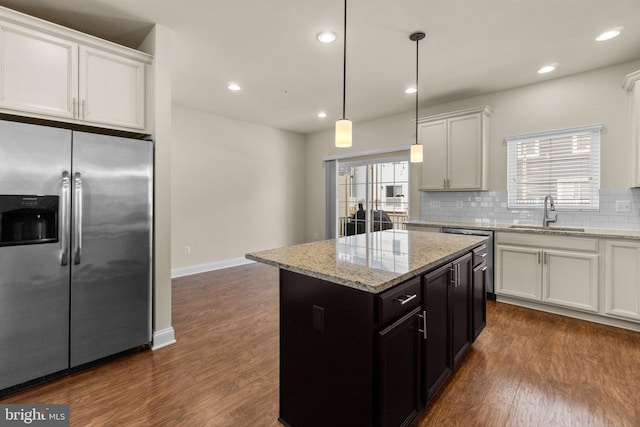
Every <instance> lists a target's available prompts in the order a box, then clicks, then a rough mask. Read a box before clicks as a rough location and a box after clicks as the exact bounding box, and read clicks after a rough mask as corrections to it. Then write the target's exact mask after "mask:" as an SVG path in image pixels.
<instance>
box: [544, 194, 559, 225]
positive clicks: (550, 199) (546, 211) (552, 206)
mask: <svg viewBox="0 0 640 427" xmlns="http://www.w3.org/2000/svg"><path fill="white" fill-rule="evenodd" d="M547 202H550V203H549V205H550V206H549V209H547ZM550 210H551V211H554V212H555V210H556V206H555V204H554V203H553V197H551V195H548V196H546V197H545V198H544V216H543V217H542V226H543V227H548V226H549V223H550V222H556V221H557V220H558V214H555V215H554V216H553V218H550V217H549V211H550Z"/></svg>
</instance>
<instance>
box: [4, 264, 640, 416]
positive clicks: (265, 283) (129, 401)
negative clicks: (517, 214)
mask: <svg viewBox="0 0 640 427" xmlns="http://www.w3.org/2000/svg"><path fill="white" fill-rule="evenodd" d="M487 317H488V326H487V328H486V329H485V330H484V331H483V333H482V335H481V336H480V338H479V339H478V340H477V341H476V342H475V343H474V345H473V346H472V347H471V350H470V351H469V353H468V354H467V356H466V357H465V358H464V360H463V362H462V363H461V364H460V366H459V368H458V369H457V370H456V372H455V373H454V374H453V375H452V377H451V378H450V380H449V381H448V382H447V384H446V385H445V387H444V388H443V390H442V391H441V392H440V393H439V395H438V396H437V397H436V399H435V401H434V402H433V403H432V404H431V405H430V407H429V409H428V411H427V412H426V413H425V414H424V415H423V416H422V417H421V418H420V419H419V420H417V421H416V423H415V425H416V426H457V425H459V426H517V427H519V426H581V427H582V426H594V427H595V426H616V427H618V426H639V425H640V333H635V332H630V331H625V330H621V329H617V328H612V327H607V326H602V325H597V324H593V323H589V322H583V321H579V320H574V319H569V318H565V317H561V316H556V315H552V314H547V313H542V312H537V311H533V310H528V309H524V308H519V307H515V306H510V305H506V304H502V303H495V302H490V303H489V306H488V315H487ZM173 324H174V328H175V330H176V335H177V339H178V343H177V344H175V345H173V346H170V347H166V348H164V349H161V350H158V351H155V352H154V351H145V352H142V353H136V354H133V355H130V356H126V357H123V358H120V359H117V360H115V361H112V362H109V363H107V364H104V365H100V366H97V367H93V368H90V369H88V370H85V371H82V372H78V373H75V374H72V375H69V376H67V377H64V378H61V379H58V380H55V381H53V382H50V383H47V384H44V385H41V386H37V387H34V388H31V389H28V390H24V391H21V392H18V393H15V394H12V395H9V396H5V397H4V398H2V399H0V403H66V404H69V405H70V412H71V425H72V426H279V425H280V424H279V423H278V422H277V420H276V418H277V416H278V272H277V270H276V269H275V268H273V267H268V266H264V265H260V264H250V265H246V266H242V267H235V268H230V269H226V270H219V271H214V272H211V273H204V274H199V275H194V276H189V277H184V278H180V279H176V280H174V282H173Z"/></svg>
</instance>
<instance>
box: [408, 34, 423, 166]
mask: <svg viewBox="0 0 640 427" xmlns="http://www.w3.org/2000/svg"><path fill="white" fill-rule="evenodd" d="M424 37H425V34H424V33H422V32H417V33H413V34H411V35H410V36H409V39H410V40H411V41H413V42H416V143H415V144H413V145H412V146H411V153H410V155H409V161H410V162H411V163H422V145H421V144H419V143H418V75H419V74H418V63H419V61H418V58H419V56H418V54H419V52H420V51H419V49H418V47H419V45H420V40H422V39H423V38H424Z"/></svg>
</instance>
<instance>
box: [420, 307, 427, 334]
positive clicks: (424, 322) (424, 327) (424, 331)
mask: <svg viewBox="0 0 640 427" xmlns="http://www.w3.org/2000/svg"><path fill="white" fill-rule="evenodd" d="M418 317H419V318H421V319H422V329H420V328H418V332H422V339H424V340H426V339H427V311H426V310H423V311H422V314H418Z"/></svg>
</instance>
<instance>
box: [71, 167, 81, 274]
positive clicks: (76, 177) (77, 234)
mask: <svg viewBox="0 0 640 427" xmlns="http://www.w3.org/2000/svg"><path fill="white" fill-rule="evenodd" d="M73 188H74V196H75V197H74V200H75V202H74V209H73V234H74V236H73V263H74V264H75V265H78V264H80V261H81V255H82V175H81V174H80V172H76V173H75V174H73Z"/></svg>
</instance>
